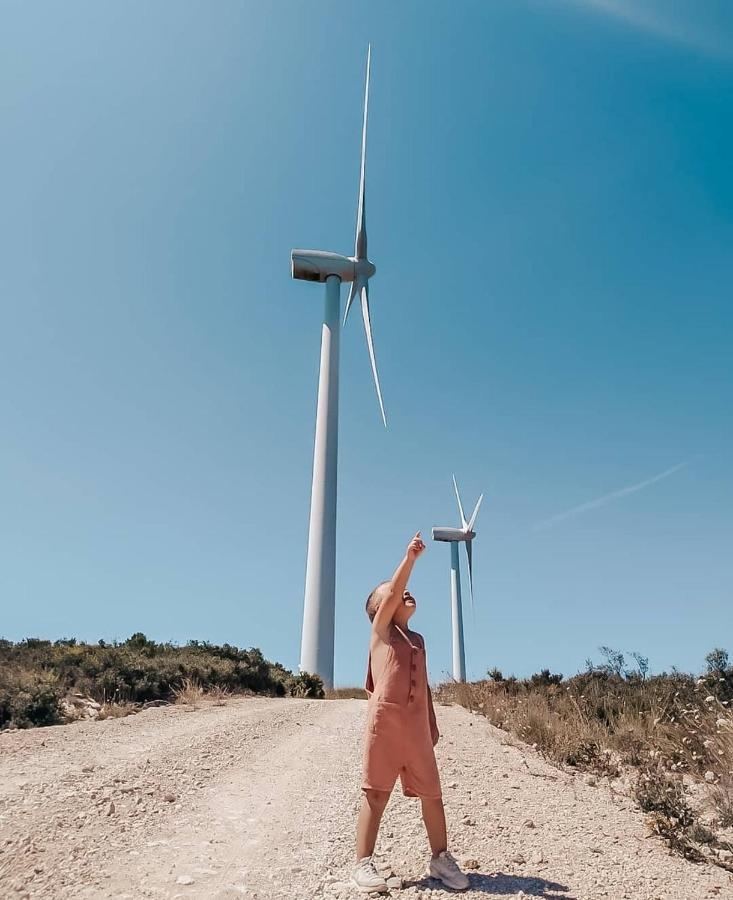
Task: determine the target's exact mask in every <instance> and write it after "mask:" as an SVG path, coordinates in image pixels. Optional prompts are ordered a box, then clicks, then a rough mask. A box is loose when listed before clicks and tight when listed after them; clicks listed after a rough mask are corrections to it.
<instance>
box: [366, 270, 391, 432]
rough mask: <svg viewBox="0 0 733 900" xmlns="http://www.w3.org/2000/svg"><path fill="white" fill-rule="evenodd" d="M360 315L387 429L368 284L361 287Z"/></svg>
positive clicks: (383, 419)
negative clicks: (373, 335)
mask: <svg viewBox="0 0 733 900" xmlns="http://www.w3.org/2000/svg"><path fill="white" fill-rule="evenodd" d="M361 315H362V318H363V319H364V331H365V332H366V340H367V347H368V348H369V360H370V362H371V364H372V375H373V376H374V386H375V387H376V389H377V399H378V400H379V408H380V410H381V411H382V421H383V422H384V427H385V428H386V427H387V416H386V415H385V414H384V403H383V402H382V389H381V388H380V387H379V375H378V374H377V360H376V358H375V356H374V341H373V340H372V323H371V319H370V318H369V282H366V283H365V284H363V285H361Z"/></svg>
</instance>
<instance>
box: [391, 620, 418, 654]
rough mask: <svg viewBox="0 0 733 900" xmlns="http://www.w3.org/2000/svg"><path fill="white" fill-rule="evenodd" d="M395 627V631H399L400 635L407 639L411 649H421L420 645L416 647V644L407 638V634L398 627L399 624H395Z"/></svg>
mask: <svg viewBox="0 0 733 900" xmlns="http://www.w3.org/2000/svg"><path fill="white" fill-rule="evenodd" d="M395 628H396V629H397V631H399V633H400V634H401V635H402V637H403V638H404V639H405V640H406V641H407V643H408V644H409V645H410V646H411V647H412V649H413V650H421V649H422V648H421V647H418V646H416V645H415V644H413V643H412V641H411V640H410V639H409V638H408V636H407V635H406V634H405V632H404V631H403V630H402V629H401V628H400V626H399V625H395Z"/></svg>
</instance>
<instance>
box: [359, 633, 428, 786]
mask: <svg viewBox="0 0 733 900" xmlns="http://www.w3.org/2000/svg"><path fill="white" fill-rule="evenodd" d="M410 636H411V637H412V639H413V640H410V638H409V637H408V636H407V635H406V634H405V632H404V631H403V630H402V629H401V628H400V627H399V626H398V625H395V624H394V623H393V624H392V625H391V627H390V634H389V648H388V650H387V658H386V661H385V664H384V669H383V671H382V674H381V675H380V677H379V681H378V682H377V683H376V685H375V684H374V679H373V676H372V656H371V652H370V653H369V664H368V667H367V676H366V685H365V688H366V692H367V696H368V698H369V703H368V707H367V728H366V740H365V742H364V777H363V780H362V790H370V789H371V790H376V791H387V792H391V790H392V788H393V787H394V784H395V781H396V780H397V776H398V775H399V776H400V780H401V782H402V792H403V793H404V794H405V796H406V797H424V798H425V799H438V798H440V796H441V791H440V778H439V776H438V767H437V765H436V763H435V753H434V752H433V746H434V745H435V743H436V742H437V740H438V728H437V725H436V723H435V711H434V710H433V699H432V696H431V694H430V687H429V685H428V673H427V666H426V662H425V642H424V640H423V639H422V636H421V635H419V634H415V632H411V633H410Z"/></svg>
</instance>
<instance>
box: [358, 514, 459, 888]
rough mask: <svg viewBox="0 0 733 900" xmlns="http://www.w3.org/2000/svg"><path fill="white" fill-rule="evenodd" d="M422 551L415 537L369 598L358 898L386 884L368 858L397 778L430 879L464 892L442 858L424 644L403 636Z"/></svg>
mask: <svg viewBox="0 0 733 900" xmlns="http://www.w3.org/2000/svg"><path fill="white" fill-rule="evenodd" d="M424 549H425V544H424V543H423V542H422V540H421V538H420V532H419V531H418V533H417V534H416V535H415V537H414V538H413V539H412V540H411V541H410V544H409V546H408V548H407V554H406V555H405V558H404V559H403V560H402V562H401V563H400V564H399V566H398V567H397V570H396V572H395V573H394V575H393V576H392V578H391V580H390V581H384V582H382V584H380V585H378V586H377V587H376V588H375V589H374V590H373V591H372V592H371V594H370V595H369V597H368V599H367V603H366V611H367V615H368V616H369V619H370V620H371V622H372V635H371V641H370V644H369V665H368V668H367V677H366V691H367V695H368V697H369V704H368V707H367V709H368V711H367V727H366V741H365V747H364V777H363V782H362V790H363V791H364V797H363V800H362V806H361V812H360V813H359V823H358V825H357V829H356V857H357V865H356V868H355V869H354V872H353V873H352V876H351V880H352V882H353V883H354V885H355V886H356V887H357V888H358V889H359V890H360V891H362V892H365V893H367V892H382V891H386V890H387V883H386V882H385V880H384V878H382V876H381V875H379V873H378V872H377V871H376V869H375V868H374V863H373V862H372V853H373V852H374V845H375V844H376V841H377V831H378V830H379V823H380V821H381V818H382V813H383V812H384V809H385V807H386V806H387V801H388V800H389V795H390V793H391V791H392V788H393V787H394V783H395V781H396V780H397V776H398V775H399V776H400V780H401V782H402V791H403V793H404V794H405V796H406V797H419V798H420V801H421V804H422V817H423V821H424V822H425V828H426V830H427V833H428V840H429V842H430V849H431V850H432V858H431V860H430V875H432V877H433V878H438V879H440V880H441V881H442V882H443V884H444V885H446V887H449V888H452V889H453V890H465V889H466V888H467V887H468V878H466V876H465V875H464V874H463V872H461V870H460V869H459V868H458V865H457V863H456V861H455V860H454V859H453V857H452V856H451V855H450V853H448V851H447V840H446V831H445V812H444V810H443V800H442V798H441V792H440V779H439V777H438V767H437V765H436V763H435V753H434V751H433V747H434V746H435V745H436V744H437V742H438V737H439V733H438V728H437V725H436V723H435V712H434V710H433V699H432V696H431V694H430V687H429V686H428V675H427V666H426V664H425V642H424V641H423V639H422V637H421V635H419V634H417V633H416V632H414V631H410V629H409V627H408V622H409V621H410V618H411V617H412V615H413V614H414V612H415V609H416V603H415V598H414V597H413V596H412V595H411V594H410V592H409V591H408V590H407V581H408V579H409V577H410V573H411V572H412V567H413V566H414V565H415V560H416V559H417V558H418V556H420V554H421V553H422V552H423V550H424Z"/></svg>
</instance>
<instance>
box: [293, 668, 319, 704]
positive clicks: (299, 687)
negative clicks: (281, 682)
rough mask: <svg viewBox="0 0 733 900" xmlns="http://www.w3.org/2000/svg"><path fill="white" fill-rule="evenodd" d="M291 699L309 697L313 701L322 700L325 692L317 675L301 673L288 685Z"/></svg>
mask: <svg viewBox="0 0 733 900" xmlns="http://www.w3.org/2000/svg"><path fill="white" fill-rule="evenodd" d="M290 696H291V697H310V698H312V699H314V700H323V698H324V696H325V692H324V690H323V682H322V681H321V679H320V678H319V676H318V675H311V674H310V673H309V672H301V673H300V674H299V675H296V676H295V677H294V678H293V679H292V681H291V683H290Z"/></svg>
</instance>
